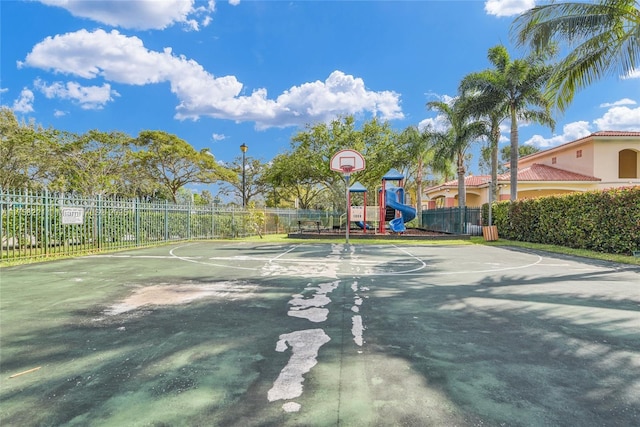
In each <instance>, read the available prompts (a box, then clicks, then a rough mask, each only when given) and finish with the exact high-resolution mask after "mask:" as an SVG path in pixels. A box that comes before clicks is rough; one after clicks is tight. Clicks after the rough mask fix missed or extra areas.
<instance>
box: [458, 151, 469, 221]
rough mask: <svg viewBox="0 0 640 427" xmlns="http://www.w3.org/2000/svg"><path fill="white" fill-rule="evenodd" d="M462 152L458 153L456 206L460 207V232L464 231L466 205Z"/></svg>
mask: <svg viewBox="0 0 640 427" xmlns="http://www.w3.org/2000/svg"><path fill="white" fill-rule="evenodd" d="M465 172H466V171H465V169H464V154H459V155H458V208H459V209H460V232H461V233H463V232H464V231H465V226H464V218H465V208H466V206H467V190H466V189H465V185H464V174H465Z"/></svg>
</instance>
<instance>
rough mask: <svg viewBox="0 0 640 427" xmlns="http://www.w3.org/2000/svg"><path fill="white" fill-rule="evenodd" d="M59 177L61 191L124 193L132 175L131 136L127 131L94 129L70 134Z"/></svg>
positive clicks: (63, 149)
mask: <svg viewBox="0 0 640 427" xmlns="http://www.w3.org/2000/svg"><path fill="white" fill-rule="evenodd" d="M64 140H65V141H66V142H65V143H64V144H62V145H61V147H60V152H59V155H60V157H62V158H64V161H63V162H61V164H60V166H59V168H58V171H57V177H56V185H59V186H60V190H64V191H73V192H76V193H78V194H83V195H97V194H101V195H124V193H125V189H126V187H127V182H128V179H127V178H128V176H129V170H130V165H129V160H130V158H129V152H130V146H129V144H130V142H131V137H130V136H129V135H127V134H125V133H123V132H100V131H97V130H90V131H88V132H87V133H85V134H83V135H75V134H67V135H66V137H65V138H64Z"/></svg>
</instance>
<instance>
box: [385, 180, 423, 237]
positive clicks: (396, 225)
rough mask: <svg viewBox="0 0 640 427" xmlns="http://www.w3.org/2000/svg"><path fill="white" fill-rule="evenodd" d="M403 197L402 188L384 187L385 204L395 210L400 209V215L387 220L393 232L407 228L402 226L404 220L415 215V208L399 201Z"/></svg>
mask: <svg viewBox="0 0 640 427" xmlns="http://www.w3.org/2000/svg"><path fill="white" fill-rule="evenodd" d="M403 199H404V188H402V187H392V188H387V189H386V194H385V201H386V205H387V206H388V207H390V208H393V209H395V210H397V211H400V213H401V214H402V216H401V217H400V218H395V219H392V220H391V221H389V228H390V229H391V231H393V232H395V233H403V232H404V231H406V230H407V227H405V226H404V224H405V222H409V221H411V220H412V219H414V218H415V217H416V210H415V209H414V208H413V207H411V206H409V205H405V204H402V203H400V200H403Z"/></svg>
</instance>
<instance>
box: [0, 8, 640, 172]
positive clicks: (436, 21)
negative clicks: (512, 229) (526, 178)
mask: <svg viewBox="0 0 640 427" xmlns="http://www.w3.org/2000/svg"><path fill="white" fill-rule="evenodd" d="M535 3H536V2H535V1H533V0H490V1H481V0H476V1H403V2H398V1H349V2H343V1H239V0H234V1H229V2H226V1H225V2H222V1H219V2H213V1H209V2H204V1H195V2H194V1H189V0H163V1H160V0H157V1H122V0H118V1H87V0H84V1H76V0H42V1H20V0H9V1H6V0H2V2H1V3H0V14H1V34H0V35H1V40H2V41H1V43H2V45H1V64H0V66H1V69H0V70H1V75H0V77H1V80H0V104H1V105H3V106H8V107H10V108H12V109H13V110H14V112H15V113H16V115H17V116H18V117H19V118H24V119H26V120H28V119H34V120H35V121H36V122H37V123H40V124H42V125H43V126H45V127H49V126H51V127H54V128H57V129H62V130H67V131H72V132H78V133H83V132H86V131H88V130H90V129H98V130H101V131H114V130H118V131H123V132H126V133H128V134H130V135H132V136H136V135H137V134H138V133H139V132H140V131H142V130H147V129H152V130H156V129H157V130H164V131H167V132H170V133H173V134H176V135H177V136H179V137H180V138H182V139H184V140H186V141H188V142H189V143H190V144H191V145H193V146H194V147H196V148H197V149H201V148H204V147H209V148H210V149H211V151H212V153H213V154H214V155H215V157H216V158H217V159H218V160H219V161H222V162H229V161H232V160H233V159H234V158H236V157H239V156H240V149H239V146H240V145H241V144H242V143H245V144H247V145H248V146H249V151H248V152H247V155H249V156H252V157H256V158H260V159H262V160H264V161H267V160H269V159H271V158H273V156H275V155H276V154H278V153H281V152H283V151H284V150H286V149H288V148H289V146H290V145H289V144H290V138H291V136H292V135H294V134H295V133H297V132H298V131H299V130H301V129H302V128H303V126H304V125H305V124H307V123H317V122H322V121H329V120H331V119H332V118H334V117H336V116H337V115H346V114H354V115H355V116H356V117H357V118H359V119H363V120H368V119H370V118H371V117H372V116H374V115H375V116H377V117H379V118H381V119H386V120H389V121H390V123H391V125H392V127H393V128H394V129H397V130H398V131H401V130H402V129H404V128H406V127H407V126H411V125H417V126H424V125H425V124H426V123H433V124H435V125H437V124H438V120H437V117H436V115H435V114H434V113H433V112H431V111H428V110H427V109H426V107H425V104H426V103H427V102H429V101H432V100H438V99H447V98H448V97H451V96H453V95H455V93H456V89H457V86H458V83H459V82H460V80H461V79H462V78H463V77H464V76H465V75H466V74H468V73H470V72H474V71H480V70H482V69H485V68H487V67H489V63H488V61H487V59H486V55H487V50H488V49H489V48H490V47H492V46H495V45H497V44H500V43H502V44H504V45H506V46H507V48H508V49H509V52H510V54H511V55H512V57H513V58H518V57H522V56H523V55H524V54H525V52H524V51H522V50H519V49H517V48H516V47H514V45H513V44H512V43H511V37H510V33H509V29H510V26H511V24H512V22H513V18H514V17H515V15H516V14H517V13H519V12H521V11H523V10H525V9H528V8H530V7H532V6H533V5H535ZM639 102H640V73H636V74H634V75H632V76H622V77H621V76H611V77H609V78H607V79H606V80H603V81H600V82H598V83H596V84H594V85H593V86H591V87H589V88H588V89H586V90H584V91H582V92H580V93H579V94H578V95H577V96H576V98H575V101H574V103H573V104H572V105H571V107H570V108H569V109H568V110H567V111H566V112H565V113H564V114H563V115H562V116H557V127H556V130H555V133H552V132H551V131H550V130H549V129H547V128H543V127H539V126H534V125H530V126H524V127H522V128H521V130H520V141H521V143H527V144H533V145H536V146H538V147H540V148H547V147H551V146H555V145H558V144H561V143H564V142H568V141H571V140H574V139H577V138H580V137H583V136H586V135H588V134H590V133H592V132H596V131H598V130H636V131H638V130H640V106H639V105H638V103H639ZM506 130H507V128H506V127H505V132H504V133H503V140H504V142H503V144H506V142H507V138H508V132H507V131H506ZM476 164H477V160H474V161H473V165H472V170H473V169H475V167H476V166H475V165H476Z"/></svg>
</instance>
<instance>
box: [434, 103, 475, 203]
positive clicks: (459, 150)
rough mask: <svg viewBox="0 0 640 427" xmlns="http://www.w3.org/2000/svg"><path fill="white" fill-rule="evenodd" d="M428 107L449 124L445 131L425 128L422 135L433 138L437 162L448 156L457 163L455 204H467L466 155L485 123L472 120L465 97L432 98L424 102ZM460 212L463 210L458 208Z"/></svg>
mask: <svg viewBox="0 0 640 427" xmlns="http://www.w3.org/2000/svg"><path fill="white" fill-rule="evenodd" d="M427 107H428V108H429V109H430V110H435V111H437V112H438V113H439V114H440V115H442V116H443V117H444V119H445V120H446V121H447V123H448V125H449V126H448V129H447V130H444V131H438V130H427V131H425V134H426V135H425V136H426V138H428V140H430V141H432V144H433V145H432V149H433V150H434V158H435V160H436V161H438V160H444V159H451V160H454V161H455V162H456V166H457V171H458V206H459V207H461V208H464V207H465V206H466V189H465V183H464V178H465V174H466V171H467V170H466V167H465V154H466V152H467V150H468V149H469V147H470V145H471V143H473V142H475V141H477V140H478V139H479V138H481V137H482V136H484V135H486V134H487V127H486V124H485V123H484V122H482V121H474V120H471V117H470V116H469V114H468V110H467V109H466V108H465V100H464V99H463V98H462V97H458V98H456V99H455V100H454V101H453V102H450V103H448V102H444V101H432V102H429V103H427ZM460 213H461V215H464V214H463V210H462V209H461V211H460Z"/></svg>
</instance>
